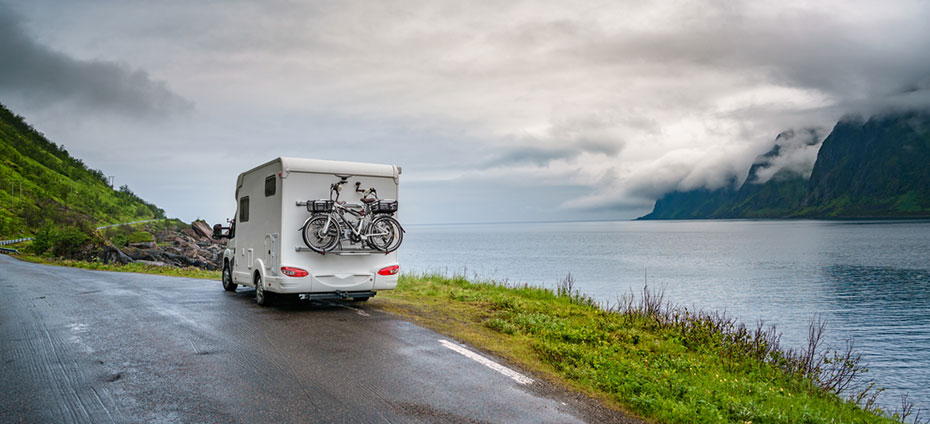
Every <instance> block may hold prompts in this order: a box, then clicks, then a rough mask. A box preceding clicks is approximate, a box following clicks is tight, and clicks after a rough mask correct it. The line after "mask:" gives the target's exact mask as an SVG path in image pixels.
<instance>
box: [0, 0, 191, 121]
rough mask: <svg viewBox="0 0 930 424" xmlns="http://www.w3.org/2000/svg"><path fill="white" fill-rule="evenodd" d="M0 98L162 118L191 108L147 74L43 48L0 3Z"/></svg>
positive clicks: (10, 11) (40, 105)
mask: <svg viewBox="0 0 930 424" xmlns="http://www.w3.org/2000/svg"><path fill="white" fill-rule="evenodd" d="M0 63H3V65H2V66H0V95H2V96H3V97H6V98H11V97H12V98H16V99H17V100H19V101H20V102H21V103H23V104H26V105H28V106H29V107H32V108H46V107H50V106H59V105H67V106H72V107H74V108H75V109H77V110H87V109H90V110H94V111H98V112H99V111H106V112H112V113H117V114H123V115H130V116H135V117H164V116H169V115H172V114H176V113H180V112H184V111H187V110H189V109H191V107H192V104H191V102H189V101H188V100H186V99H184V98H182V97H181V96H179V95H177V94H175V93H174V92H172V91H171V90H170V89H169V88H168V86H167V85H166V84H165V83H164V82H161V81H156V80H153V79H152V78H151V77H150V76H149V75H148V74H147V73H146V72H145V71H142V70H138V69H133V68H131V67H129V66H128V65H125V64H121V63H116V62H110V61H102V60H79V59H75V58H73V57H71V56H68V55H67V54H65V53H62V52H58V51H55V50H53V49H52V48H50V47H48V46H45V45H42V44H40V43H39V42H37V41H36V40H35V39H34V38H33V37H31V36H30V35H29V34H28V33H27V32H26V31H25V30H24V28H23V27H22V26H21V25H20V24H19V22H18V16H16V14H15V13H14V12H13V11H12V10H11V9H9V8H8V7H6V6H5V5H3V4H2V3H0Z"/></svg>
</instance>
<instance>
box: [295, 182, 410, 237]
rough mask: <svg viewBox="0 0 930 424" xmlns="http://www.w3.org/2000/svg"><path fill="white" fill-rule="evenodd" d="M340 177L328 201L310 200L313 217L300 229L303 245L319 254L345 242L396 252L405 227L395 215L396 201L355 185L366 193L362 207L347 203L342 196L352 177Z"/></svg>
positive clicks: (375, 191)
mask: <svg viewBox="0 0 930 424" xmlns="http://www.w3.org/2000/svg"><path fill="white" fill-rule="evenodd" d="M337 177H339V179H340V180H339V182H336V183H333V184H331V185H330V186H329V200H326V199H321V200H308V201H307V211H308V212H310V213H311V216H310V218H307V220H306V221H304V225H303V226H302V227H301V228H300V232H301V235H302V236H303V239H304V244H306V245H307V247H309V248H310V249H311V250H313V251H315V252H317V253H320V254H325V253H326V252H331V251H333V250H335V249H336V247H337V246H340V242H341V241H342V240H349V241H350V242H352V243H362V242H364V243H365V244H367V245H368V246H369V247H371V248H372V249H375V250H378V251H381V252H385V254H387V253H391V252H393V251H395V250H397V248H398V247H400V244H401V242H403V239H404V229H403V227H401V225H400V222H398V221H397V220H396V219H394V217H393V216H392V215H393V214H394V213H395V212H397V201H396V200H387V199H385V200H382V199H380V198H378V192H377V190H375V189H374V188H373V187H371V188H367V189H365V190H362V189H361V184H362V183H361V182H356V183H355V191H356V192H358V193H363V194H362V198H361V201H362V204H361V205H351V204H347V203H346V202H345V201H340V200H339V195H340V193H341V192H342V186H343V185H345V184H346V183H347V182H348V181H349V178H350V177H351V176H350V175H345V176H343V175H337ZM350 217H351V219H350Z"/></svg>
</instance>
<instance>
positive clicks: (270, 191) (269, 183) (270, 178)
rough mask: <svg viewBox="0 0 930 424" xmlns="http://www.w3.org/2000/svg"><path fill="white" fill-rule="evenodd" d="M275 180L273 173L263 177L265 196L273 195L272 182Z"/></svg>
mask: <svg viewBox="0 0 930 424" xmlns="http://www.w3.org/2000/svg"><path fill="white" fill-rule="evenodd" d="M275 181H277V180H276V179H275V177H274V175H269V176H268V177H266V178H265V197H268V196H274V189H275V187H274V184H275Z"/></svg>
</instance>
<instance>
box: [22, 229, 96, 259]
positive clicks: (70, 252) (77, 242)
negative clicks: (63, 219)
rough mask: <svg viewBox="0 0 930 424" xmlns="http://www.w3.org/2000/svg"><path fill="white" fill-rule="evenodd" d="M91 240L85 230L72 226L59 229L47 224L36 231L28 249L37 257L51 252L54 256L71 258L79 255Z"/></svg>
mask: <svg viewBox="0 0 930 424" xmlns="http://www.w3.org/2000/svg"><path fill="white" fill-rule="evenodd" d="M91 238H92V237H91V234H90V232H89V230H88V229H86V228H82V227H80V226H74V225H67V226H64V227H61V228H59V227H57V226H55V225H54V224H50V223H47V224H45V225H43V226H42V227H41V228H39V230H38V231H36V233H35V236H34V237H33V240H32V244H31V245H30V247H29V248H30V250H31V251H32V252H33V253H35V254H37V255H41V254H44V253H46V252H48V251H49V250H51V253H52V255H54V256H60V257H68V258H72V257H76V256H78V255H79V254H80V253H81V248H82V247H84V245H85V243H87V242H88V241H89V240H91Z"/></svg>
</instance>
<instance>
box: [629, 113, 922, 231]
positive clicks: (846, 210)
mask: <svg viewBox="0 0 930 424" xmlns="http://www.w3.org/2000/svg"><path fill="white" fill-rule="evenodd" d="M775 143H776V144H775V145H774V146H773V147H772V149H771V150H770V151H769V152H767V153H765V154H764V155H761V156H759V157H758V158H756V160H755V161H754V162H753V165H752V167H751V168H750V171H749V174H748V176H747V177H746V180H745V182H744V183H743V184H742V185H741V186H740V187H739V189H733V188H731V187H724V188H719V189H716V190H709V189H706V188H699V189H696V190H688V191H675V192H671V193H666V194H665V195H664V196H662V197H661V198H659V199H658V200H657V201H656V204H655V207H654V209H653V211H652V212H651V213H650V214H648V215H646V216H643V217H642V218H641V219H704V218H792V217H795V218H796V217H810V218H873V217H876V218H882V217H907V216H930V168H928V167H927V163H930V113H927V112H903V113H902V112H898V113H886V114H882V115H876V116H873V117H872V118H871V119H869V120H868V121H864V120H862V119H861V118H846V119H844V120H842V121H840V122H839V123H837V124H836V126H835V127H834V128H833V131H832V132H831V133H830V135H829V136H828V137H827V138H826V139H824V140H823V142H822V143H819V142H818V136H817V132H816V131H814V130H805V131H800V132H795V131H787V132H784V133H782V134H779V136H778V137H777V138H776V140H775ZM811 150H813V151H816V152H817V155H816V162H815V163H814V164H813V166H812V167H807V166H806V164H807V163H809V162H808V156H809V151H811Z"/></svg>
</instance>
